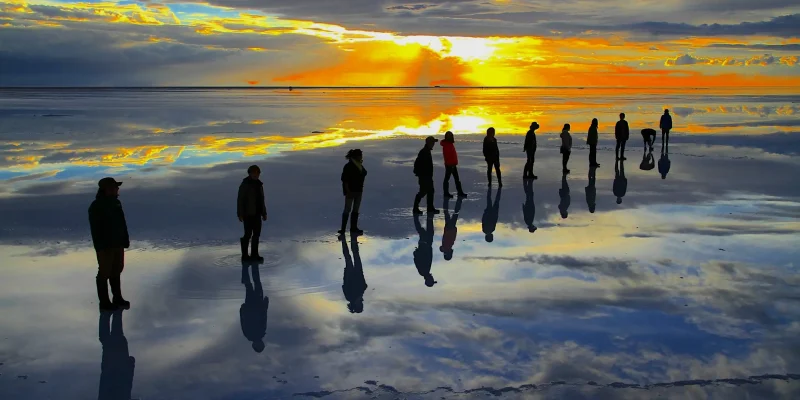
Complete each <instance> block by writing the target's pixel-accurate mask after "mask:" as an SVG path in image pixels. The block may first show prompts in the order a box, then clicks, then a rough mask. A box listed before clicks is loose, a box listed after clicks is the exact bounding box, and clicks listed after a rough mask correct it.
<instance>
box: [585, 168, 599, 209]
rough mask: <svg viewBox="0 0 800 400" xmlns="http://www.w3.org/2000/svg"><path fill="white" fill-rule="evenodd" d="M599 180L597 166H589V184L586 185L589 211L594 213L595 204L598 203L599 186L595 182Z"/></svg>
mask: <svg viewBox="0 0 800 400" xmlns="http://www.w3.org/2000/svg"><path fill="white" fill-rule="evenodd" d="M596 181H597V167H595V166H590V167H589V185H588V186H586V205H587V206H588V207H589V212H590V213H594V209H595V206H596V205H597V188H596V187H595V182H596Z"/></svg>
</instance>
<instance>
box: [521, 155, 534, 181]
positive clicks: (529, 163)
mask: <svg viewBox="0 0 800 400" xmlns="http://www.w3.org/2000/svg"><path fill="white" fill-rule="evenodd" d="M525 155H526V156H527V159H526V160H525V167H524V168H522V179H528V178H530V177H531V175H533V172H531V171H532V170H533V160H532V158H531V153H529V152H526V153H525Z"/></svg>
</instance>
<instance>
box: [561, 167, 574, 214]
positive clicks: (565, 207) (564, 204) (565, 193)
mask: <svg viewBox="0 0 800 400" xmlns="http://www.w3.org/2000/svg"><path fill="white" fill-rule="evenodd" d="M558 197H559V199H560V200H561V201H559V202H558V211H559V212H560V213H561V218H563V219H567V217H568V216H569V204H570V202H571V201H572V198H571V197H570V194H569V182H567V174H561V189H558Z"/></svg>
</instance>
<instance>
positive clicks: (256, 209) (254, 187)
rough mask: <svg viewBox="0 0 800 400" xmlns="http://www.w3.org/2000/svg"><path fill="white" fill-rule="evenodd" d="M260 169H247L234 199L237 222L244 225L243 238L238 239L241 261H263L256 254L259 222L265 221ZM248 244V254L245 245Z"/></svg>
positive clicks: (265, 208) (259, 230) (254, 167)
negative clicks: (240, 247) (240, 248)
mask: <svg viewBox="0 0 800 400" xmlns="http://www.w3.org/2000/svg"><path fill="white" fill-rule="evenodd" d="M260 176H261V168H259V167H258V165H251V166H250V167H249V168H247V177H246V178H244V179H242V183H241V184H240V185H239V195H238V196H237V199H236V215H237V216H238V217H239V222H242V223H244V236H243V237H242V238H241V239H239V242H240V244H241V246H242V261H257V262H262V261H264V257H261V255H259V254H258V240H259V238H260V237H261V222H262V221H266V220H267V205H266V202H265V200H264V184H263V183H262V182H261V180H260V179H259V177H260ZM248 242H250V254H249V255H248V254H247V244H248Z"/></svg>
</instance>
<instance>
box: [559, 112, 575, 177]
mask: <svg viewBox="0 0 800 400" xmlns="http://www.w3.org/2000/svg"><path fill="white" fill-rule="evenodd" d="M569 129H570V127H569V124H564V129H562V130H561V167H562V168H561V172H562V173H564V174H568V173H569V169H567V163H568V162H569V155H570V154H572V135H570V134H569Z"/></svg>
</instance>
